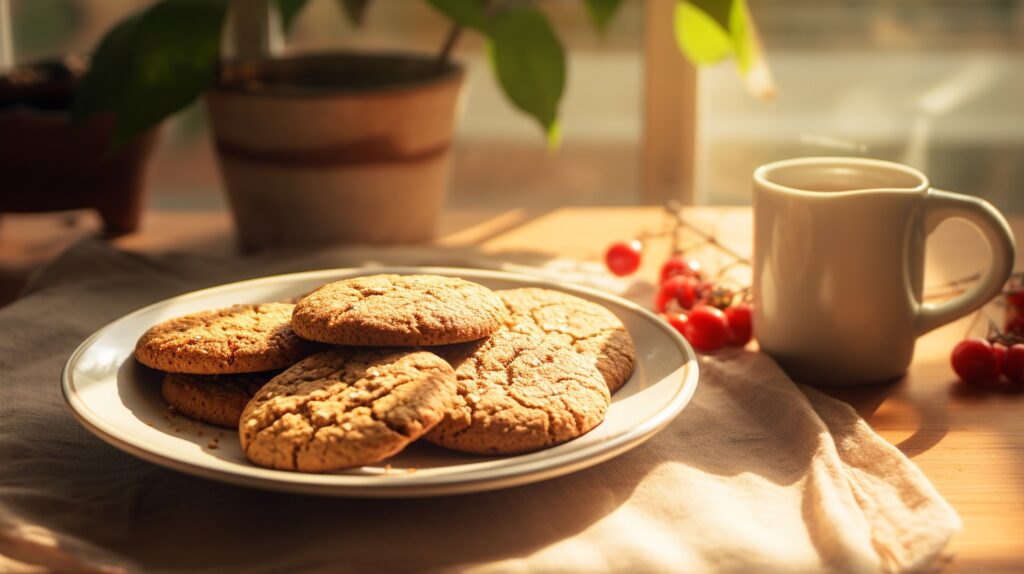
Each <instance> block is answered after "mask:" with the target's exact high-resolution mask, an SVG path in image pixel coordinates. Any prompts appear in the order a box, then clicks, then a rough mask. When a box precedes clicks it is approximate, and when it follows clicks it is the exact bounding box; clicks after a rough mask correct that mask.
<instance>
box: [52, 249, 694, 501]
mask: <svg viewBox="0 0 1024 574" xmlns="http://www.w3.org/2000/svg"><path fill="white" fill-rule="evenodd" d="M379 273H394V274H400V275H401V274H416V273H430V274H437V275H448V276H464V277H466V278H467V279H473V278H478V279H479V278H488V277H490V278H495V279H504V280H509V281H513V282H520V283H522V282H528V283H529V284H530V285H531V286H540V287H546V288H553V289H558V290H562V291H566V292H569V293H570V294H577V295H579V294H583V295H589V296H591V297H594V298H596V299H599V300H606V301H609V302H612V303H615V304H616V305H619V306H621V307H623V308H625V309H628V310H629V311H632V312H634V313H637V314H639V315H640V316H641V317H643V318H644V319H645V320H647V321H649V322H651V323H653V324H654V325H656V326H657V327H658V328H659V329H660V330H661V331H662V332H663V333H664V334H665V335H667V336H668V338H669V339H670V340H671V341H673V342H674V343H675V344H676V347H677V348H678V350H679V351H680V353H681V354H682V355H683V359H684V360H683V362H682V364H681V365H680V368H682V369H683V370H684V372H683V376H682V380H681V381H680V387H679V389H678V390H677V391H676V392H675V394H674V395H673V396H672V397H671V399H670V400H669V401H667V402H666V403H665V404H664V405H662V406H661V407H660V408H659V410H658V411H657V412H656V413H655V414H654V415H653V416H651V417H649V418H647V419H646V420H644V421H642V422H640V423H639V424H637V425H635V426H633V427H632V428H631V429H629V430H628V431H627V432H624V433H622V434H621V435H619V436H616V437H613V438H610V439H608V440H605V441H601V442H596V443H593V444H589V445H585V446H583V447H580V448H578V449H576V450H572V451H568V452H565V453H559V454H558V455H557V457H556V458H557V459H558V462H557V463H556V464H551V462H550V461H551V457H550V456H544V455H543V454H541V453H545V452H549V451H537V452H534V453H525V454H523V455H519V456H530V455H539V456H536V459H535V460H529V461H525V462H521V463H520V464H514V465H511V466H498V467H496V468H491V469H486V470H485V471H483V473H484V474H485V476H482V477H481V476H472V475H469V476H444V477H429V479H428V480H416V479H415V478H414V477H415V476H416V475H415V474H412V473H409V474H398V473H395V474H393V475H390V476H389V478H388V479H387V480H385V481H378V482H376V483H374V484H372V485H367V484H354V483H348V484H345V481H344V478H349V479H352V478H354V477H353V476H352V475H337V474H303V473H294V472H290V471H272V472H275V473H277V472H280V473H283V474H282V477H284V476H287V477H288V479H284V478H276V477H272V476H259V475H253V474H248V473H243V472H236V471H232V470H228V469H218V468H211V467H209V466H206V465H203V464H199V463H194V462H189V461H186V460H183V459H181V458H180V457H173V456H167V455H164V454H161V453H157V452H154V451H152V450H148V449H146V448H144V447H142V446H139V445H136V444H133V443H132V442H130V441H128V440H124V439H122V438H120V437H119V436H118V435H119V434H122V433H121V432H120V431H118V430H117V429H114V428H112V427H111V426H109V425H107V424H105V423H104V421H103V420H102V417H99V416H98V414H97V413H95V412H93V411H92V409H90V408H88V406H87V405H86V404H85V401H83V400H82V399H81V397H80V396H79V395H78V393H77V391H76V389H75V388H74V374H73V371H74V367H75V365H76V364H77V362H78V360H79V359H80V357H81V355H82V354H83V353H85V351H87V350H88V349H89V348H90V347H91V346H92V345H93V344H94V342H95V341H96V340H97V339H98V338H100V337H101V336H102V335H104V334H106V333H108V332H109V331H111V330H112V329H114V328H116V326H117V325H118V324H120V323H123V322H126V321H130V320H131V319H132V318H134V317H137V316H139V315H142V314H145V313H147V312H150V311H152V310H154V309H157V308H160V307H163V306H166V305H169V304H173V303H175V302H180V301H187V300H193V299H199V298H203V297H206V296H209V295H212V294H215V293H217V292H220V291H229V290H234V289H245V288H246V287H253V286H256V285H257V284H261V285H268V284H269V285H273V284H277V283H282V282H284V283H287V282H296V281H303V280H315V279H317V278H320V277H329V278H336V279H337V280H340V279H343V278H349V277H358V276H361V275H371V274H379ZM699 371H700V365H699V361H698V359H697V355H696V353H695V352H694V350H693V348H692V347H691V346H690V345H689V343H687V342H686V340H685V339H684V338H683V337H682V336H681V335H680V334H679V333H678V332H677V331H676V330H675V329H674V328H672V327H671V326H670V325H668V324H667V323H665V322H664V321H661V320H659V319H658V318H657V317H656V316H655V315H654V314H653V313H652V312H651V311H649V310H647V309H645V308H644V307H642V306H640V305H638V304H636V303H634V302H632V301H629V300H627V299H625V298H623V297H620V296H618V295H614V294H611V293H607V292H604V291H601V290H598V289H595V288H593V287H588V286H583V285H576V284H572V283H568V282H564V281H559V280H556V279H551V278H548V277H543V276H535V275H529V274H525V273H514V272H508V271H503V270H494V269H480V268H462V267H440V266H367V267H336V268H327V269H318V270H312V271H300V272H294V273H282V274H277V275H267V276H262V277H255V278H251V279H244V280H241V281H233V282H230V283H223V284H219V285H214V286H211V287H206V288H203V289H197V290H193V291H189V292H186V293H182V294H179V295H174V296H171V297H167V298H164V299H162V300H160V301H156V302H153V303H150V304H148V305H145V306H143V307H140V308H139V309H136V310H134V311H131V312H129V313H126V314H124V315H121V316H120V317H118V318H116V319H114V320H112V321H110V322H108V323H107V324H105V325H104V326H102V327H100V328H99V329H97V330H96V331H95V332H93V333H92V334H91V335H89V336H88V337H86V338H85V339H84V340H83V341H82V342H81V343H80V344H79V345H78V346H77V347H76V348H75V350H74V351H73V352H72V353H71V355H70V356H69V357H68V359H67V361H65V363H64V366H63V368H62V369H61V392H62V394H63V396H64V400H65V403H66V404H67V405H68V407H69V408H70V410H71V411H72V413H73V414H74V416H75V418H76V419H77V420H78V422H79V423H80V424H81V425H82V426H83V427H85V428H86V430H88V431H89V432H90V433H92V434H93V435H95V436H96V437H98V438H100V439H101V440H103V441H104V442H106V443H107V444H109V445H111V446H113V447H115V448H117V449H119V450H121V451H123V452H126V453H128V454H131V455H132V456H135V457H138V458H140V459H143V460H146V461H148V462H151V463H154V464H157V465H159V466H163V467H165V468H171V469H173V470H177V471H180V472H184V473H186V474H190V475H193V476H200V477H203V478H207V479H211V480H216V481H220V482H226V483H230V484H236V485H240V486H247V487H252V488H260V489H266V490H275V491H283V492H294V493H305V494H318V495H328V496H348V497H371V498H396V497H416V496H443V495H452V494H460V493H469V492H479V491H484V490H492V489H498V488H506V487H511V486H517V485H521V484H527V483H531V482H537V481H541V480H546V479H549V478H554V477H557V476H563V475H565V474H570V473H573V472H576V471H578V470H582V469H584V468H588V467H590V466H594V465H597V464H600V463H601V462H604V461H606V460H609V459H611V458H614V457H615V456H618V455H619V454H622V453H624V452H626V451H628V450H631V449H632V448H634V447H636V446H638V445H639V444H641V443H643V442H645V441H646V440H648V439H649V438H651V437H652V436H654V435H655V434H657V433H658V432H659V431H660V430H662V429H663V428H664V427H665V426H667V425H668V424H669V423H670V422H672V421H673V420H674V419H675V418H676V417H677V416H678V415H679V414H680V413H681V412H682V411H683V409H685V407H686V406H687V405H688V404H689V402H690V400H691V399H692V397H693V394H694V392H695V391H696V388H697V385H698V381H699ZM505 460H510V459H505ZM259 470H261V471H265V470H270V469H259ZM339 478H340V479H342V481H341V483H338V482H337V481H338V480H339ZM358 478H366V477H358ZM420 478H421V479H422V475H421V477H420ZM431 479H432V480H431ZM433 480H439V481H440V482H434V481H433Z"/></svg>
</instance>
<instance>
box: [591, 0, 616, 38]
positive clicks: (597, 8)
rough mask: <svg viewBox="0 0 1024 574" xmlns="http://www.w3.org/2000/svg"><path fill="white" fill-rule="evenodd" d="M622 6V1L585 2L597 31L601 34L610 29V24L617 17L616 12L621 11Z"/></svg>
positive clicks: (597, 0) (598, 0) (592, 0)
mask: <svg viewBox="0 0 1024 574" xmlns="http://www.w3.org/2000/svg"><path fill="white" fill-rule="evenodd" d="M621 5H622V0H586V1H585V2H584V6H586V7H587V12H589V13H590V19H591V20H593V22H594V26H597V29H598V30H600V31H601V32H604V31H605V30H607V29H608V23H609V22H610V21H611V19H612V17H613V16H615V12H617V11H618V10H619V6H621Z"/></svg>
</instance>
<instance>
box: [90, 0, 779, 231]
mask: <svg viewBox="0 0 1024 574" xmlns="http://www.w3.org/2000/svg"><path fill="white" fill-rule="evenodd" d="M341 1H342V4H343V6H344V7H345V8H346V11H347V13H349V14H350V15H352V16H353V17H355V18H356V19H359V18H360V16H361V13H362V11H363V10H365V8H366V5H367V1H366V0H341ZM427 1H428V3H429V4H430V5H431V6H432V7H433V8H435V9H436V10H438V11H439V12H440V13H442V14H444V15H445V16H446V17H448V18H449V19H450V20H451V22H452V29H451V33H450V34H449V37H448V38H449V41H448V42H446V43H445V47H444V48H443V50H442V53H441V54H439V55H414V54H315V55H306V56H294V57H283V58H273V57H269V56H268V55H267V54H266V53H265V52H260V51H256V53H253V51H252V50H248V51H247V50H244V49H241V51H238V50H240V44H241V43H238V42H236V45H235V46H234V48H235V49H236V54H235V57H233V58H222V53H223V52H224V50H222V47H221V37H222V35H223V30H224V27H225V22H226V21H227V20H230V21H231V26H232V27H233V29H234V30H233V33H234V36H235V37H236V38H238V37H249V38H254V37H255V38H257V39H259V37H260V34H259V30H258V29H256V28H258V27H260V26H262V27H264V28H265V27H267V26H268V24H267V22H268V20H267V19H266V18H262V17H256V18H253V17H252V14H253V13H254V12H253V7H254V6H257V8H256V13H257V14H262V15H265V14H266V13H267V11H266V10H265V8H267V7H268V6H269V7H271V8H274V7H276V8H277V9H279V10H280V13H281V14H282V15H283V16H284V18H283V19H284V20H285V21H287V20H290V19H291V18H292V17H293V16H294V14H295V12H297V11H298V10H299V9H301V7H302V5H303V4H305V2H304V1H303V0H278V1H277V2H274V3H270V4H268V3H267V2H268V0H238V1H236V2H231V3H229V2H228V1H227V0H161V1H158V2H157V3H155V4H154V5H153V6H151V7H150V8H148V9H146V10H145V11H143V12H140V13H138V14H135V15H133V16H131V17H129V18H128V19H126V20H124V21H123V22H121V23H120V24H118V25H117V26H115V27H114V28H113V29H112V30H111V31H110V32H109V33H108V34H107V35H106V36H105V37H104V39H103V40H102V41H101V42H100V45H99V47H98V48H97V50H96V51H95V53H94V55H93V61H92V66H91V68H90V70H89V72H88V74H87V75H86V76H85V78H84V80H83V82H82V85H81V87H80V89H79V91H78V94H77V97H76V102H75V110H74V111H75V116H76V117H77V118H86V117H89V116H90V115H92V114H94V113H97V112H110V113H113V114H114V116H115V119H116V124H115V137H116V138H118V139H119V140H123V139H127V138H130V137H132V136H133V135H134V134H137V133H139V132H140V131H142V130H145V129H147V128H149V127H150V126H152V125H154V124H155V123H157V122H159V121H160V120H162V119H163V118H165V117H167V116H168V115H171V114H173V113H175V112H177V111H179V110H180V109H182V108H184V107H185V106H187V105H189V104H190V103H192V102H193V101H195V100H197V99H199V98H200V97H203V99H204V100H205V104H206V108H207V111H208V113H209V118H210V123H211V127H212V132H213V137H214V139H215V142H216V149H217V154H218V160H219V163H220V167H221V172H222V175H223V178H224V181H225V184H226V188H227V192H228V197H229V199H230V203H231V205H232V208H233V211H234V214H235V218H236V222H237V227H238V231H239V237H240V239H241V243H242V246H243V247H244V248H250V249H252V248H261V247H266V246H271V245H280V244H284V243H292V244H295V243H325V242H334V241H362V242H372V243H383V242H411V241H419V240H424V239H429V238H430V237H432V235H433V232H434V223H435V221H436V219H437V214H438V212H439V210H440V207H441V205H442V202H443V199H444V194H445V190H446V187H447V176H448V171H449V163H450V155H451V153H450V149H451V142H452V134H453V132H454V126H455V121H456V117H457V110H458V101H459V95H460V93H461V86H462V77H463V74H464V72H463V68H462V67H461V66H459V65H458V64H457V63H455V62H452V61H451V60H450V58H449V54H450V52H451V47H452V45H453V44H454V43H455V41H456V40H457V38H458V37H459V35H460V33H461V32H462V30H464V29H468V30H471V31H473V32H475V33H479V34H482V35H483V36H485V38H486V40H487V43H488V47H489V51H490V55H491V58H490V63H491V66H492V69H493V71H494V74H495V76H496V78H497V80H498V82H499V83H500V85H501V87H502V89H503V90H504V92H505V94H506V95H507V96H508V99H509V101H510V102H511V103H512V104H513V105H514V106H515V107H516V108H518V109H519V110H521V111H523V112H524V113H526V114H527V115H529V116H530V117H532V118H533V119H534V120H536V121H537V122H538V123H539V124H540V126H541V128H542V129H543V131H544V133H545V134H546V137H547V139H548V142H549V144H550V145H552V146H555V145H557V142H558V137H559V128H558V107H559V102H560V100H561V97H562V92H563V88H564V84H565V76H566V61H565V54H564V51H563V49H562V46H561V43H560V42H559V40H558V37H557V35H556V34H555V32H554V30H553V29H552V27H551V26H550V24H549V23H548V21H547V18H546V17H545V16H544V13H543V12H542V11H540V10H539V9H538V8H536V7H535V6H533V3H531V2H520V1H499V0H493V1H492V0H427ZM584 3H585V5H586V6H587V8H588V9H589V10H590V13H591V15H592V16H593V19H594V21H595V22H597V23H598V24H604V23H605V22H607V21H608V20H609V19H610V18H611V17H612V15H613V14H614V12H615V10H616V8H617V7H618V6H619V4H620V3H621V0H586V1H585V2H584ZM261 4H262V6H261ZM229 7H230V10H229ZM243 9H244V10H245V13H243ZM229 13H231V14H232V16H230V17H229ZM674 25H675V26H676V31H677V37H678V38H679V39H680V47H681V48H682V49H683V51H684V53H686V54H687V55H688V56H689V57H690V58H691V59H692V60H694V61H696V62H699V63H703V62H709V61H717V60H719V59H722V58H724V57H727V56H729V55H730V54H736V55H737V61H738V62H739V63H740V66H741V69H742V70H744V73H745V76H746V77H749V78H757V77H761V78H764V77H766V76H764V74H761V73H760V71H761V70H764V69H765V68H764V66H763V65H762V60H761V58H760V49H759V42H758V40H757V36H756V33H755V31H754V28H753V25H752V21H751V20H750V18H749V14H748V11H747V7H746V3H745V1H744V0H700V1H690V2H680V3H679V5H678V7H677V12H676V18H675V23H674ZM258 43H259V42H258V41H257V44H258Z"/></svg>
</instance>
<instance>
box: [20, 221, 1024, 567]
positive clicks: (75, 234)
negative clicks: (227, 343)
mask: <svg viewBox="0 0 1024 574" xmlns="http://www.w3.org/2000/svg"><path fill="white" fill-rule="evenodd" d="M76 217H77V218H76V219H75V220H74V221H70V220H69V219H68V218H67V216H58V215H18V216H5V217H4V219H3V221H2V223H0V301H3V302H5V303H6V302H8V301H9V300H10V299H12V298H13V296H14V294H15V293H16V292H17V289H18V288H19V287H20V285H21V284H22V283H23V282H24V281H25V278H26V277H27V275H28V274H29V273H30V272H31V271H32V270H33V269H35V268H37V267H39V266H40V265H42V264H44V263H45V262H46V261H48V260H49V259H51V258H52V257H54V256H55V255H56V254H57V253H59V252H60V251H61V250H62V249H63V248H65V247H67V246H68V245H70V244H71V243H72V242H74V241H75V240H77V239H79V238H81V237H83V236H87V235H90V234H94V233H95V230H96V229H97V227H98V224H97V222H96V221H95V219H93V218H92V217H91V216H88V215H78V216H76ZM686 217H687V220H688V221H691V222H693V224H694V226H695V227H696V228H697V229H699V230H703V231H706V232H710V233H712V234H713V235H714V236H715V237H716V239H717V240H718V241H719V242H721V243H722V244H723V245H725V246H726V247H727V248H730V249H732V250H734V251H737V252H739V254H740V255H743V254H746V253H749V250H750V244H749V242H750V210H749V209H748V208H736V209H725V208H698V209H692V210H689V211H688V212H687V214H686ZM663 222H664V214H663V212H662V210H660V209H659V208H653V207H635V208H634V207H630V208H566V209H559V210H553V211H543V212H530V211H527V210H522V209H511V210H508V211H503V212H496V211H494V210H477V211H473V210H452V211H450V212H449V213H448V214H447V215H446V217H445V221H444V223H443V225H442V230H443V232H442V236H441V238H440V239H438V243H439V244H443V245H466V246H476V247H477V248H478V249H479V250H480V251H482V252H484V253H487V254H508V255H510V256H511V255H512V254H516V255H517V256H522V255H535V256H546V255H554V254H557V255H561V256H566V257H573V258H578V259H583V260H594V261H596V260H599V258H600V256H601V254H602V251H603V249H604V247H605V246H606V245H607V244H608V243H609V242H611V241H612V240H615V239H620V238H630V237H632V236H635V235H637V234H639V233H641V232H642V231H644V230H656V229H660V228H661V226H662V224H663ZM1011 223H1012V224H1013V226H1014V229H1015V230H1016V231H1017V232H1018V237H1017V240H1018V243H1019V244H1021V245H1024V243H1022V239H1024V237H1022V236H1021V233H1022V232H1024V217H1018V218H1014V219H1012V220H1011ZM144 225H145V227H144V229H143V230H142V231H141V232H139V233H136V234H133V235H129V236H124V237H120V238H116V239H112V240H111V241H112V242H113V243H114V244H115V245H117V246H119V247H121V248H124V249H127V250H132V251H139V252H142V253H147V254H158V253H161V252H167V251H185V252H200V253H204V254H211V253H222V254H225V255H228V254H231V253H232V252H233V251H234V243H233V240H232V236H231V222H230V218H229V216H228V214H226V213H224V212H221V211H158V212H152V213H149V214H148V216H147V219H146V221H145V222H144ZM683 242H684V244H695V245H694V246H693V247H692V252H693V253H694V254H695V256H696V257H697V258H698V259H701V260H702V261H703V262H704V264H705V266H706V267H715V266H717V265H722V264H723V263H726V262H728V261H729V260H730V259H731V258H730V257H728V256H725V255H724V254H723V253H722V252H721V251H720V250H719V249H717V248H715V247H714V246H709V245H707V244H706V243H702V240H701V239H700V237H699V235H697V234H693V233H688V234H686V236H685V237H684V238H683ZM696 244H700V245H696ZM647 246H648V247H647V252H646V254H645V258H644V262H643V265H642V267H641V269H640V271H639V272H638V274H637V278H638V279H640V280H641V286H640V289H639V291H634V293H642V292H643V290H644V288H646V289H648V290H650V289H652V285H653V282H654V280H655V276H656V273H657V269H658V266H659V265H660V263H661V261H662V260H663V259H664V257H665V256H666V255H667V252H668V250H669V246H668V240H667V238H664V237H662V238H654V239H651V240H649V241H648V242H647ZM985 253H986V251H985V248H984V244H983V243H982V242H981V240H980V238H978V237H977V236H975V234H974V233H973V231H971V230H970V228H968V227H966V226H958V225H956V224H946V225H944V226H943V227H940V229H939V230H938V231H937V232H936V234H935V235H934V236H933V237H932V239H930V242H929V248H928V264H927V269H928V272H927V277H926V285H932V286H937V285H941V284H943V283H946V282H948V281H949V280H952V279H956V278H959V277H963V276H966V275H969V274H971V273H972V272H974V271H976V270H977V269H978V268H980V267H981V266H982V265H983V264H984V262H985V255H984V254H985ZM736 272H737V275H738V278H739V279H740V280H743V273H745V272H746V271H745V270H744V269H742V266H739V267H737V268H736ZM988 311H989V312H990V313H991V315H992V316H993V317H994V318H997V317H999V316H1000V310H999V309H995V308H993V309H989V310H988ZM971 328H972V326H971V318H965V319H963V320H961V321H957V322H956V323H953V324H951V325H947V326H946V327H943V328H942V329H939V330H936V331H934V332H932V333H930V334H928V335H926V336H924V337H922V338H921V339H920V340H919V342H918V345H917V352H916V354H915V357H914V362H913V365H912V366H911V369H910V372H909V373H908V374H907V376H906V377H905V378H904V379H902V380H900V381H897V382H895V383H890V384H884V385H879V386H873V387H859V388H848V389H842V390H833V391H830V392H831V393H832V394H833V395H834V396H837V397H839V398H842V399H843V400H846V401H847V402H849V403H850V404H852V405H853V406H854V407H855V408H856V409H857V410H858V411H859V412H860V413H861V415H862V416H864V417H865V418H866V419H867V420H868V422H869V423H870V424H871V426H872V427H873V428H874V429H875V430H876V431H877V432H878V433H879V434H881V435H882V436H883V437H885V438H886V439H887V440H889V441H890V442H892V443H893V444H895V445H896V446H897V447H898V448H899V449H900V450H902V451H903V452H904V453H905V454H906V455H907V456H909V457H910V458H911V459H913V460H914V462H915V463H917V465H918V466H919V467H920V468H921V469H922V470H923V471H924V473H925V474H926V475H927V476H928V477H929V478H930V479H931V480H932V482H933V483H934V484H935V486H936V487H937V488H938V490H939V491H940V492H941V493H942V494H943V495H944V496H945V497H946V498H947V499H948V500H949V501H950V502H951V503H952V505H953V506H954V507H955V508H956V509H957V511H958V512H959V513H960V516H961V517H962V518H963V522H964V530H963V533H962V534H961V535H960V536H959V537H958V538H957V539H956V540H955V541H954V543H953V550H954V551H955V552H956V553H957V557H956V559H955V561H954V562H953V563H952V565H951V567H950V569H951V570H954V571H963V572H994V571H1007V572H1010V571H1017V572H1020V571H1024V394H1022V393H1021V392H1019V391H1018V392H978V391H975V390H972V388H970V387H968V386H966V385H964V384H962V383H958V382H957V381H956V377H955V375H954V374H953V372H952V370H951V369H950V367H949V352H950V350H951V349H952V347H953V345H955V344H956V342H957V341H959V340H960V339H961V338H963V337H964V336H965V334H966V333H967V332H968V331H969V330H970V329H971ZM974 329H975V330H979V327H978V326H977V325H975V326H974ZM983 331H984V329H983V328H980V331H979V332H983Z"/></svg>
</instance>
